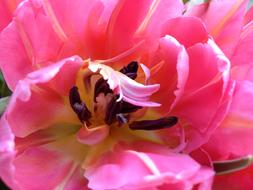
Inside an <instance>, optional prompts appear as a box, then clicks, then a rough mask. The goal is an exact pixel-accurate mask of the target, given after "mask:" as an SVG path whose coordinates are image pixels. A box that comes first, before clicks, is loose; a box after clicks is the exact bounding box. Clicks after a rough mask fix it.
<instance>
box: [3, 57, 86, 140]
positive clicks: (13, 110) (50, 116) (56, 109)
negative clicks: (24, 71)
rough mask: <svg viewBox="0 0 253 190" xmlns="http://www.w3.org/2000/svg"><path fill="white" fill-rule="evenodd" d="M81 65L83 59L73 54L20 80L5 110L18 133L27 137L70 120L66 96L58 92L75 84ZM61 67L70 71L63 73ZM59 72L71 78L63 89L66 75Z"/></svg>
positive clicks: (15, 131) (70, 112) (64, 90)
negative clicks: (62, 79)
mask: <svg viewBox="0 0 253 190" xmlns="http://www.w3.org/2000/svg"><path fill="white" fill-rule="evenodd" d="M81 64H82V62H81V59H80V58H78V57H72V58H69V59H66V60H62V61H61V62H58V63H56V64H54V65H51V66H48V67H46V68H44V69H41V70H38V71H36V72H34V73H30V74H29V75H28V76H27V78H26V79H24V80H22V81H19V84H18V85H17V88H16V89H15V91H14V93H13V95H12V98H11V101H10V104H9V106H8V109H7V111H6V112H5V115H6V117H7V120H8V122H9V125H10V127H11V128H12V130H13V132H14V134H15V135H16V136H20V137H24V136H26V135H28V134H31V133H32V132H35V131H37V130H39V129H43V128H47V127H49V126H50V124H52V123H57V122H61V121H68V119H70V117H71V116H72V111H69V110H68V106H67V105H65V102H64V99H63V97H62V96H61V95H60V94H57V93H56V92H59V90H58V89H60V91H63V92H65V93H68V90H69V89H70V88H71V87H72V86H74V84H75V77H76V74H77V71H78V70H79V68H80V66H81ZM61 70H64V71H66V70H67V71H68V73H66V72H63V73H61V72H60V71H61ZM58 72H59V73H61V74H65V76H64V77H65V79H68V82H67V83H65V85H66V86H64V89H62V88H61V87H62V84H60V83H59V80H60V79H61V78H63V77H62V76H61V74H58ZM57 84H60V85H57ZM50 88H51V89H50ZM54 90H56V91H54ZM74 120H75V119H74ZM70 121H71V120H70Z"/></svg>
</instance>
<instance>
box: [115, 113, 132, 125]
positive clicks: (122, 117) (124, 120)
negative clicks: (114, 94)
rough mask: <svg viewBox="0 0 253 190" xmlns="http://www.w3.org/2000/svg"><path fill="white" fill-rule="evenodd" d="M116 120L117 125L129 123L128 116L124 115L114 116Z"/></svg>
mask: <svg viewBox="0 0 253 190" xmlns="http://www.w3.org/2000/svg"><path fill="white" fill-rule="evenodd" d="M116 118H117V120H118V122H119V124H127V123H128V121H129V115H125V114H122V113H119V114H116Z"/></svg>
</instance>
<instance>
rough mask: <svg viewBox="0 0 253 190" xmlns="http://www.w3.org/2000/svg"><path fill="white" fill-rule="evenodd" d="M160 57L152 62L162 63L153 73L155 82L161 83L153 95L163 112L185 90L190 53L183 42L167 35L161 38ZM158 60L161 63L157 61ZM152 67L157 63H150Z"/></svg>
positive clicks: (169, 107)
mask: <svg viewBox="0 0 253 190" xmlns="http://www.w3.org/2000/svg"><path fill="white" fill-rule="evenodd" d="M156 56H159V58H157V57H155V58H154V62H151V63H152V64H154V63H155V64H160V63H161V68H159V70H158V71H157V72H155V73H154V72H153V73H152V69H151V79H152V81H153V82H154V83H158V84H160V85H161V87H160V90H159V93H158V94H155V95H154V96H153V98H154V100H155V101H157V102H159V103H161V104H162V106H161V108H159V111H160V112H161V113H167V112H168V111H169V110H170V109H171V108H172V107H174V106H175V104H176V103H177V102H178V100H179V99H180V97H181V96H182V93H183V91H184V86H185V83H186V81H187V78H188V72H189V71H188V69H189V65H188V64H189V63H188V55H187V52H186V50H185V48H184V46H182V45H181V44H179V42H178V41H177V40H176V39H175V38H174V37H172V36H169V35H166V36H165V37H163V38H161V39H160V47H159V49H158V51H157V55H156ZM157 60H158V61H160V63H157ZM149 67H150V68H152V67H155V65H149Z"/></svg>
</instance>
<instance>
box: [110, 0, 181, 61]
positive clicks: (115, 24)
mask: <svg viewBox="0 0 253 190" xmlns="http://www.w3.org/2000/svg"><path fill="white" fill-rule="evenodd" d="M129 10H131V11H129ZM182 11H183V4H182V2H181V1H179V0H161V1H151V0H139V1H134V0H128V1H123V0H120V1H118V3H117V5H116V7H115V9H114V11H113V13H112V16H111V19H110V22H109V25H108V29H107V35H108V39H107V45H108V47H107V48H109V52H108V53H109V56H110V57H112V56H115V55H117V54H119V53H122V52H123V51H126V50H127V49H129V48H131V47H132V46H133V43H134V40H135V38H139V35H140V34H143V33H144V34H145V32H147V34H148V37H154V35H155V34H156V36H157V37H158V34H159V32H160V28H161V26H162V24H163V23H164V22H165V21H166V20H167V19H168V18H171V17H176V16H179V15H181V14H182ZM132 18H135V19H132ZM154 30H155V31H154ZM135 35H136V36H135ZM122 42H124V43H122Z"/></svg>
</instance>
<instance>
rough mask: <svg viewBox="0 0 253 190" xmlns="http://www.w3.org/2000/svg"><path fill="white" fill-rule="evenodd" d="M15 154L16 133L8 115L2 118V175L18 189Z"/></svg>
mask: <svg viewBox="0 0 253 190" xmlns="http://www.w3.org/2000/svg"><path fill="white" fill-rule="evenodd" d="M14 156H15V144H14V135H13V133H12V132H11V129H10V127H9V125H8V123H7V122H6V117H5V116H2V117H1V120H0V177H1V179H3V180H4V181H5V183H7V184H8V185H9V186H11V187H13V188H15V189H18V188H19V187H18V185H17V182H16V180H15V179H14V177H13V175H14V172H15V168H14V167H13V165H12V160H13V158H14Z"/></svg>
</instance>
